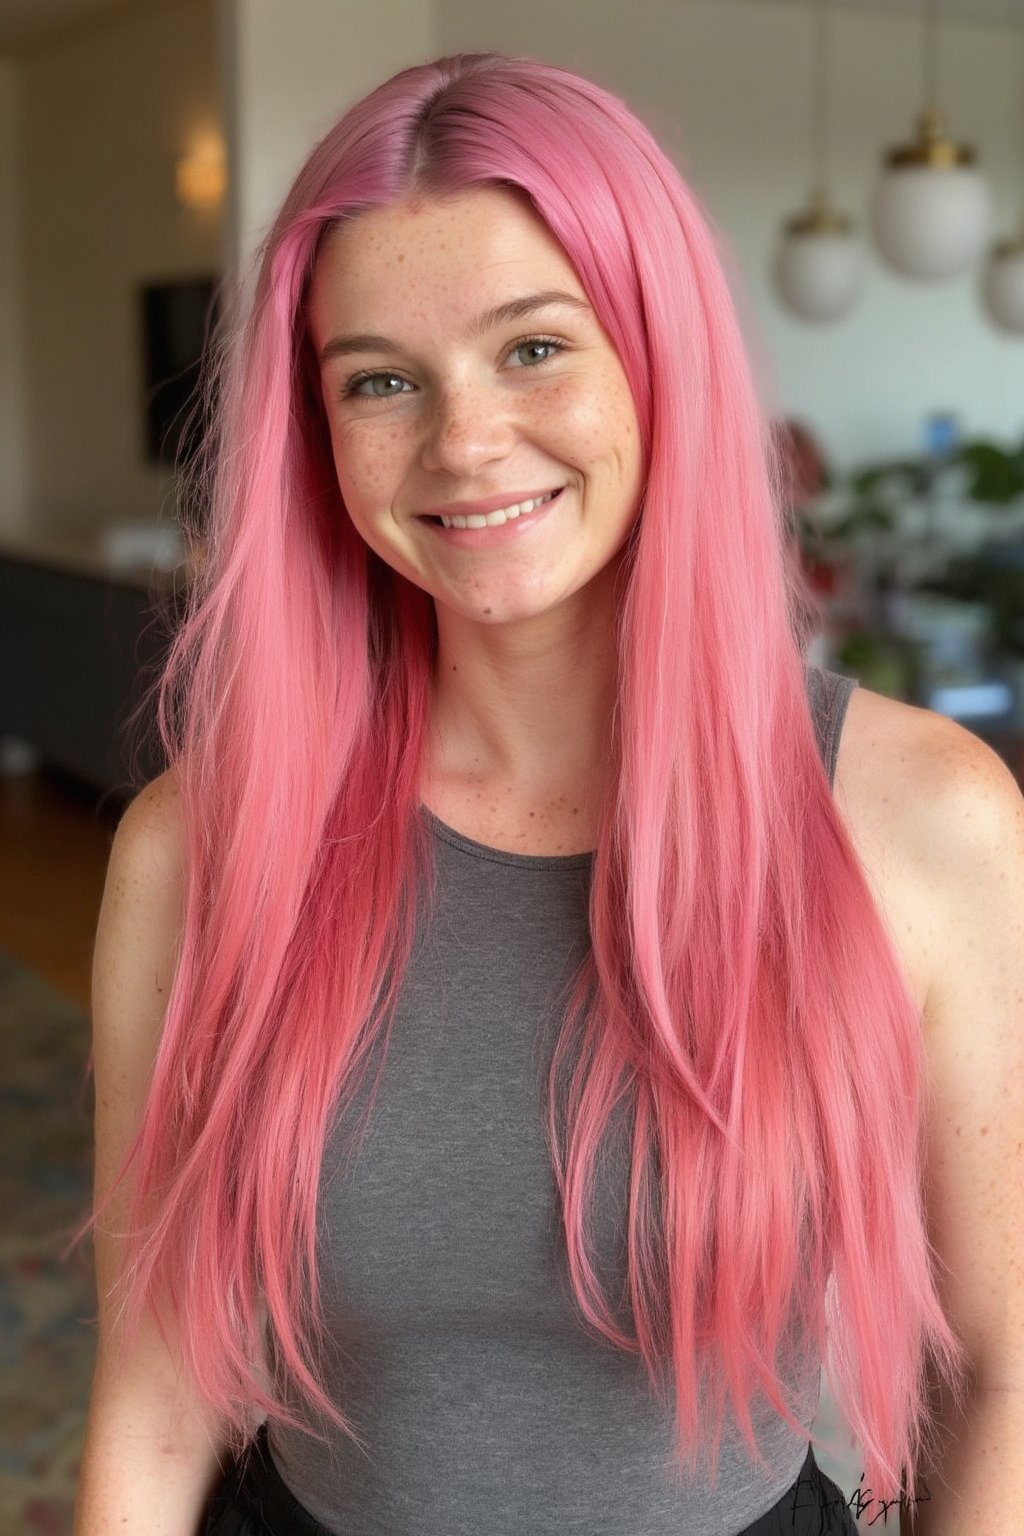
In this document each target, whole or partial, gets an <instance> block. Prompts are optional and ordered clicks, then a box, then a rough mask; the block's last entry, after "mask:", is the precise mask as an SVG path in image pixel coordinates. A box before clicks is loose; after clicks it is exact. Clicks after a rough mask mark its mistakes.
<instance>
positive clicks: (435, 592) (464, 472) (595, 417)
mask: <svg viewBox="0 0 1024 1536" xmlns="http://www.w3.org/2000/svg"><path fill="white" fill-rule="evenodd" d="M553 290H558V291H559V292H561V293H562V294H563V295H568V296H569V297H568V298H563V299H562V300H560V301H559V302H557V303H556V302H547V303H544V304H539V303H538V304H537V306H536V308H534V307H532V306H530V307H529V308H528V307H527V305H526V303H524V302H521V301H528V300H532V299H534V298H535V297H536V296H537V295H541V294H544V293H550V292H551V291H553ZM512 301H517V302H519V310H518V312H516V313H509V314H506V315H489V313H488V312H489V311H492V310H497V308H498V307H499V306H504V305H509V304H511V303H512ZM574 301H575V302H574ZM309 326H310V333H311V336H312V340H313V344H314V346H315V348H316V352H317V356H318V357H319V358H320V359H321V380H322V389H323V400H324V407H325V409H326V412H327V417H328V421H329V423H330V430H331V440H332V443H333V449H334V463H335V466H336V470H337V476H338V484H339V487H340V489H341V493H342V496H343V498H344V502H345V506H346V508H347V509H348V513H349V516H350V517H351V519H352V522H353V524H354V525H355V527H356V529H357V531H358V532H359V534H360V535H361V536H362V538H363V539H365V541H366V543H367V544H368V545H369V546H370V548H371V549H373V550H375V551H376V552H377V554H378V555H379V556H380V557H381V559H382V560H384V561H386V562H387V564H388V565H389V566H391V567H393V568H394V569H395V570H397V571H400V572H401V573H402V575H404V576H406V577H407V578H408V579H409V580H410V581H412V582H415V584H416V585H417V586H418V587H421V588H422V589H423V590H424V591H426V592H429V593H430V594H431V595H432V596H433V597H434V598H435V600H436V601H437V602H438V603H441V604H445V605H447V606H448V607H450V608H453V609H455V610H457V611H458V612H459V613H460V614H462V615H463V616H464V617H466V618H471V619H476V620H478V621H479V622H481V623H489V624H495V623H507V622H510V621H513V620H521V619H527V618H529V617H531V616H535V615H538V614H540V613H543V612H546V611H548V610H551V609H552V608H554V607H556V606H557V605H559V604H562V603H564V602H565V601H566V600H567V599H569V598H570V597H571V596H572V594H574V593H577V592H579V591H581V589H582V588H583V587H585V586H586V584H587V583H588V582H589V581H590V580H591V579H592V578H593V577H594V576H595V575H596V574H597V573H598V572H599V571H601V570H602V569H604V568H605V567H606V566H607V565H608V563H609V561H610V560H611V559H612V557H613V556H614V555H616V554H617V553H618V551H619V550H620V549H621V548H622V546H623V545H624V543H625V541H626V538H627V536H628V534H629V531H630V528H631V527H632V525H633V523H634V521H635V518H636V514H637V511H638V507H639V500H640V494H641V490H642V485H641V462H640V431H639V425H638V423H637V418H636V412H635V409H634V406H633V400H632V396H631V395H630V391H629V386H628V384H627V381H626V376H625V373H624V371H623V369H622V365H621V363H620V362H619V359H618V356H617V354H616V352H615V350H614V348H613V346H612V344H611V341H610V340H609V338H608V336H607V334H606V333H605V331H604V330H603V329H602V327H601V325H600V324H599V322H598V320H597V318H596V316H595V315H594V313H593V311H592V310H591V309H590V306H589V304H588V303H587V300H586V297H585V295H584V292H583V289H582V287H581V286H580V283H579V281H578V279H577V277H576V275H575V272H574V270H573V268H572V266H571V264H570V262H569V260H568V258H567V257H566V255H565V253H564V252H563V250H562V248H561V246H560V245H559V244H558V242H557V241H556V240H555V238H554V237H553V236H552V235H551V234H550V232H549V231H548V229H547V227H546V225H545V224H544V223H543V222H542V221H541V220H540V219H539V218H538V216H537V215H536V213H535V212H534V211H533V209H532V208H531V207H530V206H529V204H528V203H527V202H526V201H525V199H523V198H522V197H520V196H518V195H516V194H514V193H512V192H507V191H504V190H502V189H498V188H481V189H479V190H476V191H473V192H470V193H467V194H465V195H460V196H458V197H453V198H446V199H445V200H443V201H426V200H419V201H416V202H411V201H410V202H405V203H402V204H400V205H397V206H395V207H391V208H387V209H377V210H374V211H372V212H369V213H365V214H362V215H360V216H359V217H357V218H355V219H352V220H350V221H347V222H345V223H343V224H341V225H339V226H337V227H336V228H335V229H334V230H332V232H331V234H330V235H329V236H328V237H327V239H326V240H325V242H324V244H323V246H322V248H321V251H320V254H319V256H318V259H317V264H316V269H315V271H314V274H313V279H312V284H311V290H310V303H309ZM558 488H562V489H561V494H560V495H559V496H558V497H557V498H556V499H555V500H554V501H553V502H552V503H551V505H550V507H549V508H548V509H547V510H542V511H541V512H540V513H539V515H537V516H534V517H531V516H529V515H528V514H522V515H521V516H520V517H519V518H518V519H513V520H510V521H508V522H507V523H506V524H505V525H504V526H503V527H497V528H484V529H482V530H480V531H477V532H469V533H462V534H459V533H456V534H455V535H454V536H453V535H452V534H450V533H448V532H446V531H445V530H444V529H443V528H442V527H441V526H440V525H439V524H436V525H435V523H433V522H431V521H428V520H425V519H424V517H423V514H424V513H426V512H428V511H431V510H434V509H438V508H441V507H445V508H447V507H448V506H449V505H450V504H452V503H458V502H467V501H468V502H473V501H478V500H489V501H491V502H492V504H493V505H497V506H501V507H506V506H508V505H510V504H515V503H521V502H522V501H523V500H524V499H526V498H529V497H535V496H538V495H543V494H546V493H548V492H550V491H554V490H556V489H558ZM463 510H464V511H465V509H463Z"/></svg>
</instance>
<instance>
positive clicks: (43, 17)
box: [0, 0, 1024, 54]
mask: <svg viewBox="0 0 1024 1536" xmlns="http://www.w3.org/2000/svg"><path fill="white" fill-rule="evenodd" d="M168 3H173V0H0V54H5V53H6V54H12V53H15V54H16V53H29V52H33V51H34V50H36V49H39V48H45V47H46V46H47V45H48V44H50V43H54V42H56V41H57V40H58V39H59V38H61V37H63V36H67V35H68V34H69V33H73V32H76V31H79V30H80V29H82V28H83V27H89V26H90V25H91V24H92V23H93V22H94V21H97V20H102V19H103V18H107V17H110V16H113V15H116V14H117V13H118V12H119V11H140V10H143V9H155V8H156V7H158V6H160V5H162V4H168ZM679 3H680V4H683V3H685V0H679ZM720 3H721V4H729V3H731V0H720ZM759 3H760V4H761V5H772V6H794V5H803V6H809V5H817V4H821V3H822V0H759ZM826 3H829V4H831V5H834V6H842V7H844V8H848V9H856V10H860V11H881V12H883V13H889V14H894V15H898V14H900V13H903V14H911V13H913V12H915V11H916V12H918V13H920V14H922V15H923V13H924V10H925V8H926V6H927V4H928V3H929V0H826ZM938 13H939V16H940V17H943V18H945V17H949V18H950V19H952V18H954V17H955V18H956V20H958V21H968V22H979V23H985V22H988V23H992V22H995V23H1002V24H1003V25H1005V24H1006V23H1007V22H1011V21H1016V22H1022V23H1024V0H938Z"/></svg>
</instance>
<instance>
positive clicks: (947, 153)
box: [871, 0, 991, 282]
mask: <svg viewBox="0 0 1024 1536" xmlns="http://www.w3.org/2000/svg"><path fill="white" fill-rule="evenodd" d="M936 31H937V20H936V0H926V6H925V56H926V64H925V92H926V105H925V107H924V110H923V111H922V112H921V113H920V115H919V117H918V120H917V138H916V139H915V140H914V142H913V143H912V144H900V145H898V146H897V147H896V148H894V149H890V150H889V151H888V152H887V154H886V159H885V168H884V170H883V173H882V175H881V177H880V178H879V181H878V183H877V185H876V187H875V193H874V197H873V200H872V206H871V223H872V228H873V230H874V235H875V240H876V242H877V245H878V249H879V252H880V254H881V256H882V257H883V259H884V260H885V261H886V262H887V263H888V265H889V266H890V267H892V268H893V269H894V270H895V271H896V272H899V273H901V274H902V275H903V276H904V277H912V278H919V279H923V280H924V281H926V282H935V281H941V280H943V279H945V278H950V277H956V276H958V275H959V274H960V273H961V272H963V271H965V270H966V268H967V267H969V266H970V265H971V263H972V262H973V261H974V260H975V259H976V258H977V257H978V256H980V255H981V252H982V249H983V247H984V244H985V240H986V238H987V236H988V227H989V221H990V218H991V195H990V193H989V190H988V186H987V184H986V182H985V181H984V179H983V178H982V176H981V174H980V173H979V171H978V169H977V166H976V164H975V161H976V155H975V151H974V149H973V148H972V147H971V146H970V145H966V144H954V143H953V142H952V140H950V139H947V138H946V137H945V133H944V124H943V118H942V113H941V112H940V111H939V109H938V107H937V106H936V105H935V101H936V99H937V93H936V87H935V46H936Z"/></svg>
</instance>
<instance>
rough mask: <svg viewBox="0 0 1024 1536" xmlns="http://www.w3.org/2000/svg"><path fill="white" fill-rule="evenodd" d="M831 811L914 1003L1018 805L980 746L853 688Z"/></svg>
mask: <svg viewBox="0 0 1024 1536" xmlns="http://www.w3.org/2000/svg"><path fill="white" fill-rule="evenodd" d="M835 797H836V804H837V806H838V808H839V810H840V813H841V814H842V816H843V818H844V822H845V824H846V827H847V830H848V831H849V833H850V835H851V838H852V840H853V842H854V846H855V847H856V848H857V851H858V853H859V854H860V856H861V859H862V863H863V865H864V868H865V872H866V873H867V875H868V879H869V883H870V884H872V886H873V887H874V890H875V894H876V896H878V898H879V901H880V904H881V905H882V908H883V913H884V915H885V916H886V917H887V919H888V921H889V926H890V929H891V931H892V933H893V937H894V939H896V941H897V944H898V945H899V947H900V949H901V952H902V954H903V958H904V961H905V964H906V968H907V971H908V974H910V975H911V976H912V977H913V979H914V981H915V992H916V993H917V995H918V996H919V998H920V1000H921V1001H922V1003H923V1001H924V998H925V996H926V994H927V990H928V987H929V985H930V983H931V980H932V978H933V976H934V974H935V972H936V969H937V967H938V966H939V965H940V964H941V963H942V960H943V957H948V954H949V944H950V940H951V938H952V939H953V940H954V942H955V933H954V934H952V935H951V933H950V927H949V924H950V917H951V914H952V913H955V911H956V909H957V906H958V905H959V904H961V903H962V902H963V901H964V899H965V898H966V897H967V895H968V892H969V891H974V892H977V891H978V889H979V882H981V883H984V881H985V879H986V878H987V876H988V875H989V873H990V869H989V866H990V865H991V863H992V861H997V862H998V860H999V859H1000V857H1001V856H1002V853H1003V852H1004V851H1006V845H1007V838H1008V837H1011V836H1012V834H1013V829H1014V827H1015V826H1017V825H1018V824H1019V822H1020V818H1021V815H1022V812H1024V799H1022V796H1021V792H1020V788H1019V786H1018V784H1017V781H1016V779H1015V778H1014V776H1013V774H1012V773H1011V771H1010V769H1009V768H1008V767H1007V765H1006V764H1005V763H1004V762H1003V760H1002V758H1001V757H999V755H998V753H996V752H995V751H994V750H993V749H992V748H991V747H990V746H988V745H987V743H985V742H984V741H982V740H981V739H980V737H978V736H975V735H974V733H973V732H971V731H969V730H967V729H965V727H963V726H962V725H959V724H957V722H956V721H954V720H950V719H949V718H947V717H946V716H945V715H940V714H937V713H936V712H935V711H933V710H929V709H922V708H920V707H918V706H916V705H912V704H905V703H902V702H901V701H899V700H896V699H890V698H887V697H886V696H885V695H883V694H879V693H875V692H873V691H872V690H871V689H869V688H863V687H857V688H855V689H854V690H853V693H852V694H851V696H850V700H849V704H848V706H847V714H846V719H845V721H844V725H843V730H842V734H841V736H840V741H839V752H838V757H837V762H836V775H835Z"/></svg>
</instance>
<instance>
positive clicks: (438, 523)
mask: <svg viewBox="0 0 1024 1536" xmlns="http://www.w3.org/2000/svg"><path fill="white" fill-rule="evenodd" d="M564 490H565V487H564V486H559V487H558V488H557V489H556V490H553V491H545V492H544V493H543V495H541V496H537V497H533V498H531V499H530V500H529V501H521V502H514V503H513V504H512V505H511V506H508V507H495V509H494V511H493V512H488V513H480V512H478V513H471V514H470V515H469V516H468V517H458V516H451V517H449V516H447V515H445V514H440V515H437V516H426V517H424V518H423V521H424V522H426V523H427V524H428V526H429V527H431V528H433V529H435V530H436V531H437V532H438V533H439V534H443V535H444V537H445V538H446V539H447V540H449V541H450V542H451V543H454V544H456V545H459V546H465V547H466V548H467V549H474V548H476V547H477V546H479V545H482V544H492V543H495V542H501V543H504V542H505V541H506V540H508V539H516V538H518V537H519V536H520V535H521V534H525V533H526V532H528V530H529V529H530V528H533V527H534V526H535V525H536V524H537V523H539V522H541V521H542V520H543V518H544V517H545V516H546V515H547V510H548V508H549V507H550V506H551V505H552V504H553V503H554V502H555V501H557V500H558V498H559V497H560V496H561V494H562V492H563V491H564Z"/></svg>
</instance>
